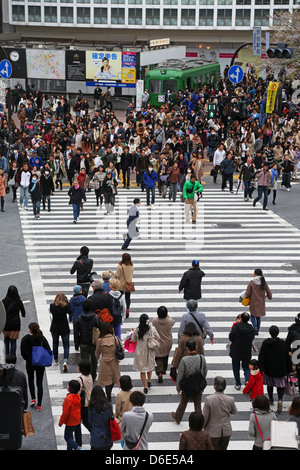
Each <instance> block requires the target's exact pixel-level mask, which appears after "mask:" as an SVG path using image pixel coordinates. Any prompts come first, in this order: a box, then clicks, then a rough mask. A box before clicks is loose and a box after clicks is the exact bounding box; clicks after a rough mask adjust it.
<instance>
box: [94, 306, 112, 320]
mask: <svg viewBox="0 0 300 470" xmlns="http://www.w3.org/2000/svg"><path fill="white" fill-rule="evenodd" d="M95 314H96V315H98V316H99V317H100V318H101V321H102V322H103V323H105V322H108V323H112V321H113V317H112V315H111V314H110V313H109V310H108V309H107V308H103V309H102V310H100V309H99V308H97V310H95Z"/></svg>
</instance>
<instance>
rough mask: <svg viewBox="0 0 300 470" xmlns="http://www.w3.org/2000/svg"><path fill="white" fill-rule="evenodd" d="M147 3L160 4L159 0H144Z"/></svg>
mask: <svg viewBox="0 0 300 470" xmlns="http://www.w3.org/2000/svg"><path fill="white" fill-rule="evenodd" d="M146 4H147V5H160V0H146Z"/></svg>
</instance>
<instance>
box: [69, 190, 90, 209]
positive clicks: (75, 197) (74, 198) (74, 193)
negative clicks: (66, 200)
mask: <svg viewBox="0 0 300 470" xmlns="http://www.w3.org/2000/svg"><path fill="white" fill-rule="evenodd" d="M68 195H69V196H70V204H77V205H79V204H81V202H82V201H86V195H85V191H84V189H82V187H81V186H79V188H78V189H75V188H74V186H72V187H71V188H70V189H69V192H68Z"/></svg>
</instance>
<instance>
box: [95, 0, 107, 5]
mask: <svg viewBox="0 0 300 470" xmlns="http://www.w3.org/2000/svg"><path fill="white" fill-rule="evenodd" d="M107 2H108V0H94V4H95V3H97V4H98V5H99V4H101V5H102V4H103V3H105V4H107Z"/></svg>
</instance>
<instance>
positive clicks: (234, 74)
mask: <svg viewBox="0 0 300 470" xmlns="http://www.w3.org/2000/svg"><path fill="white" fill-rule="evenodd" d="M243 76H244V72H243V69H242V67H240V66H239V65H232V67H230V69H229V71H228V78H229V80H230V81H231V83H233V84H236V83H240V82H241V81H242V80H243Z"/></svg>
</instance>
